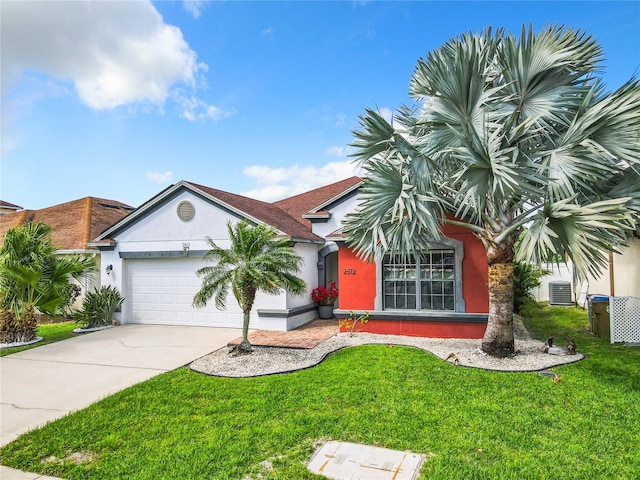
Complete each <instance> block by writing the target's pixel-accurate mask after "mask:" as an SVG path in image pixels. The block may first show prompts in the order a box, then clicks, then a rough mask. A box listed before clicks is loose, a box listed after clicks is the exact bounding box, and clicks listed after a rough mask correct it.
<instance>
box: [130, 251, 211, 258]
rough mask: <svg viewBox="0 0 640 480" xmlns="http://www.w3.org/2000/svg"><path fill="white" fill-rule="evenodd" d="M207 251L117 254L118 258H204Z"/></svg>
mask: <svg viewBox="0 0 640 480" xmlns="http://www.w3.org/2000/svg"><path fill="white" fill-rule="evenodd" d="M207 252H208V250H189V252H188V253H187V254H186V255H185V253H184V251H183V250H160V251H148V252H118V255H120V258H183V257H184V258H187V257H195V258H199V257H204V256H205V254H206V253H207Z"/></svg>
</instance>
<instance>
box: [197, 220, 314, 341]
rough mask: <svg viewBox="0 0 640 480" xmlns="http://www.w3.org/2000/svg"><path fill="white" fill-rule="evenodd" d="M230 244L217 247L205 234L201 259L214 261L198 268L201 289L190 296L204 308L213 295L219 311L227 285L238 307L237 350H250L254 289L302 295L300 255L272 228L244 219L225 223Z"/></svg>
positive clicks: (227, 292)
mask: <svg viewBox="0 0 640 480" xmlns="http://www.w3.org/2000/svg"><path fill="white" fill-rule="evenodd" d="M227 229H228V231H229V239H230V240H231V246H230V247H229V248H221V247H219V246H217V245H216V244H215V242H214V241H213V240H212V239H211V238H209V237H207V242H208V243H209V245H210V246H211V250H209V251H208V252H207V253H206V255H205V257H204V259H205V260H206V261H211V262H215V265H213V266H207V267H203V268H201V269H199V270H198V271H197V272H196V273H197V275H198V276H199V277H202V288H200V290H199V291H198V293H196V295H195V296H194V297H193V305H194V306H195V307H197V308H201V307H204V306H205V305H206V304H207V302H208V301H209V300H211V298H214V300H215V304H216V307H217V308H218V309H219V310H224V309H225V308H226V301H227V297H228V295H229V288H231V291H232V292H233V296H234V297H235V298H236V300H237V302H238V305H240V308H241V309H242V313H243V322H242V342H241V343H240V346H239V350H240V351H241V352H243V353H248V352H250V351H251V344H250V343H249V338H248V334H249V317H250V315H251V309H252V308H253V303H254V301H255V298H256V293H257V292H258V291H263V292H265V293H267V294H269V295H277V294H278V293H280V292H281V291H282V290H285V291H287V292H291V293H293V294H294V295H302V294H304V293H305V292H306V290H307V286H306V284H305V282H304V280H302V279H301V278H298V277H297V276H296V274H297V273H298V272H299V271H300V267H301V265H302V258H301V257H300V256H299V255H298V254H296V253H295V252H294V251H293V249H292V248H291V247H290V246H289V242H290V240H289V239H287V238H276V232H275V230H274V229H273V228H271V227H268V226H265V225H257V226H255V227H254V226H251V225H249V224H248V223H246V222H245V221H241V222H238V223H237V224H236V225H235V226H234V225H233V224H232V223H231V222H229V223H227Z"/></svg>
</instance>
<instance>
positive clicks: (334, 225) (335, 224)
mask: <svg viewBox="0 0 640 480" xmlns="http://www.w3.org/2000/svg"><path fill="white" fill-rule="evenodd" d="M359 198H360V196H359V195H354V196H352V197H348V198H346V199H344V200H342V201H340V202H337V203H335V204H334V205H331V218H330V219H329V220H328V221H327V222H318V221H317V222H316V223H313V228H312V230H313V233H315V234H316V235H318V236H319V237H326V236H327V235H329V234H330V233H332V232H335V231H336V230H338V229H340V228H342V221H343V220H344V217H345V216H346V215H347V214H348V213H351V212H353V211H355V209H356V207H357V205H358V201H359Z"/></svg>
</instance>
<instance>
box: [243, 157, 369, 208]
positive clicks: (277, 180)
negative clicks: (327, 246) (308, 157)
mask: <svg viewBox="0 0 640 480" xmlns="http://www.w3.org/2000/svg"><path fill="white" fill-rule="evenodd" d="M242 173H243V174H244V175H246V176H248V177H253V178H255V179H256V182H257V184H258V185H259V186H260V185H264V186H262V187H259V188H254V189H253V190H248V191H245V192H243V193H242V195H245V196H247V197H251V198H255V199H257V200H263V201H266V202H272V201H275V200H279V199H282V198H286V197H290V196H292V195H297V194H299V193H303V192H307V191H309V190H313V189H314V188H318V187H323V186H325V185H328V184H330V183H334V182H338V181H340V180H344V179H345V178H349V177H352V176H353V175H359V174H360V171H359V169H358V167H357V166H356V164H355V163H353V162H350V161H344V162H329V163H327V164H326V165H324V166H322V167H314V166H300V165H293V166H291V167H286V168H271V167H268V166H265V165H254V166H251V167H247V168H245V169H244V170H243V171H242Z"/></svg>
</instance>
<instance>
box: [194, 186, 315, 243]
mask: <svg viewBox="0 0 640 480" xmlns="http://www.w3.org/2000/svg"><path fill="white" fill-rule="evenodd" d="M185 183H188V184H189V185H191V186H192V187H195V188H196V189H198V190H201V191H203V192H205V193H207V194H208V195H211V196H212V197H215V198H217V199H218V200H221V201H222V202H224V203H226V204H227V205H230V206H232V207H234V208H236V209H237V210H240V211H242V212H244V213H246V214H248V215H250V216H251V217H254V218H256V219H258V220H260V221H262V222H264V223H266V224H267V225H271V226H273V227H275V228H277V229H278V230H281V231H282V232H284V233H286V234H287V235H290V236H291V237H292V238H297V239H304V240H317V241H319V240H321V238H320V237H318V236H317V235H315V234H314V233H312V232H311V228H308V227H306V226H305V225H304V224H302V223H301V222H299V221H297V220H296V219H295V218H294V217H292V216H291V215H290V214H289V213H288V212H286V211H283V210H282V209H281V208H280V207H278V206H277V205H276V204H273V203H266V202H262V201H260V200H255V199H253V198H249V197H244V196H242V195H237V194H235V193H229V192H225V191H223V190H217V189H215V188H211V187H205V186H204V185H198V184H196V183H191V182H185Z"/></svg>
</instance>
